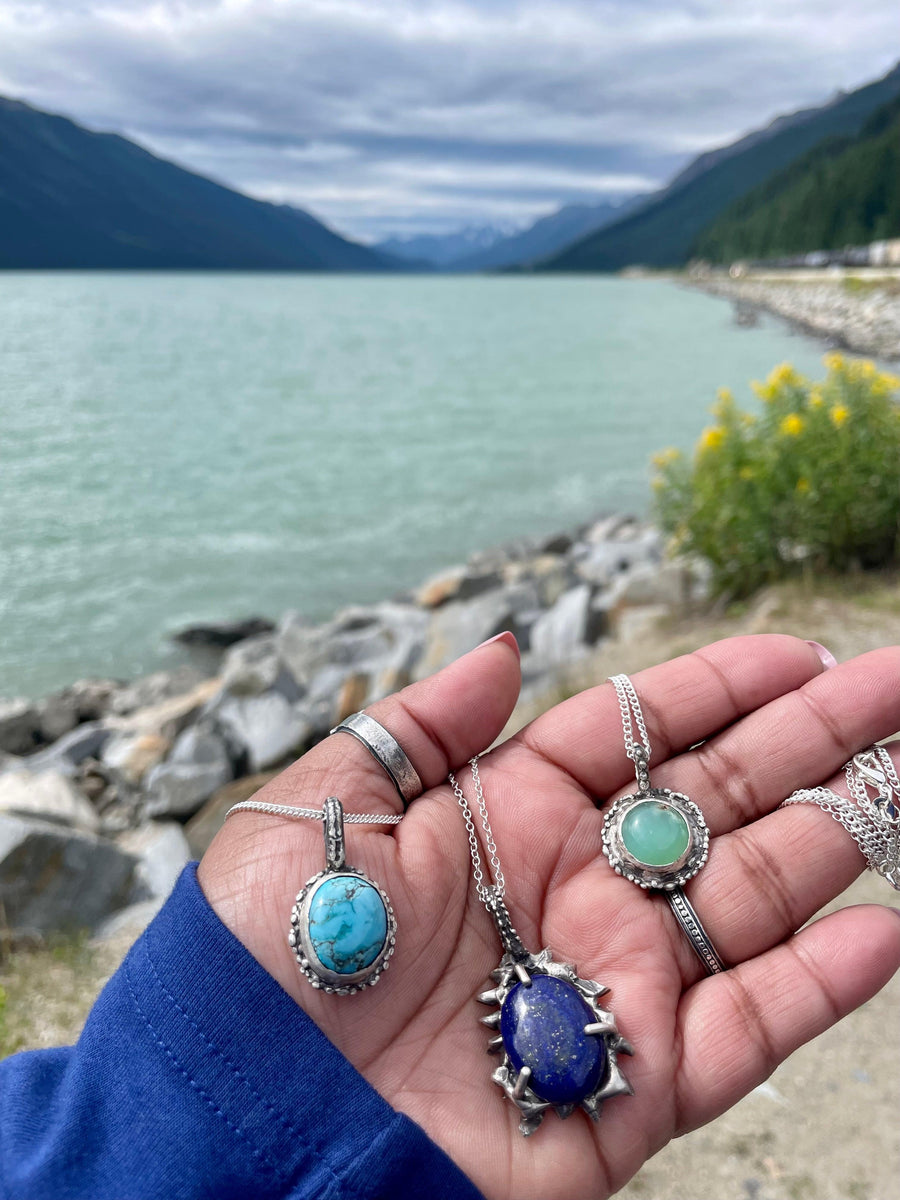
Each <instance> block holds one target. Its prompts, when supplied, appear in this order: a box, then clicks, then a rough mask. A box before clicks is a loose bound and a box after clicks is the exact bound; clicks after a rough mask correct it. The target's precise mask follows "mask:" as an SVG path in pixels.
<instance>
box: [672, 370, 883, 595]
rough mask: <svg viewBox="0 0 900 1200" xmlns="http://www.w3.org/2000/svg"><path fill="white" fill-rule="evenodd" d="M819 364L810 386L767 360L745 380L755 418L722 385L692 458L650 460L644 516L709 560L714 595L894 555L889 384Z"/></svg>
mask: <svg viewBox="0 0 900 1200" xmlns="http://www.w3.org/2000/svg"><path fill="white" fill-rule="evenodd" d="M825 366H826V368H827V375H826V377H825V379H824V381H822V382H820V383H813V382H811V381H810V380H807V379H804V378H803V377H802V376H801V375H799V374H798V373H797V372H796V371H795V370H794V368H793V367H792V366H790V364H789V363H783V364H782V365H781V366H779V367H776V368H775V370H774V371H773V372H772V373H771V375H770V376H769V378H768V379H767V380H766V382H765V383H762V384H761V383H755V384H754V385H753V388H754V391H755V392H756V394H757V395H758V396H759V398H760V400H761V401H762V404H761V406H760V411H759V412H757V413H750V412H744V411H742V410H741V409H740V408H738V406H737V404H736V403H735V399H734V397H733V395H732V394H731V392H729V391H728V390H726V389H722V390H721V391H720V392H719V398H718V402H717V403H716V405H715V406H714V408H713V410H712V411H713V415H714V416H715V418H716V423H715V424H714V425H711V426H709V427H708V428H707V429H705V430H704V431H703V434H702V436H701V438H700V440H699V442H698V443H697V447H696V449H695V451H694V454H693V456H692V457H686V456H685V455H682V454H681V453H680V452H679V451H676V450H664V451H663V452H662V453H661V454H658V455H656V456H655V457H654V460H653V461H654V465H655V467H656V476H655V478H654V480H653V486H654V489H655V510H656V518H657V520H658V522H659V523H660V525H661V526H662V528H663V529H664V530H665V531H666V532H667V533H669V534H670V535H671V536H672V543H673V547H674V548H675V549H676V550H677V551H678V552H681V553H686V554H696V555H700V556H701V557H702V558H705V559H706V560H707V561H708V562H709V563H710V565H711V567H712V571H713V586H714V589H715V591H716V592H717V593H718V594H719V595H725V596H727V597H729V598H735V599H736V598H739V597H742V596H747V595H749V594H750V593H751V592H753V591H754V590H756V589H757V588H758V587H760V586H762V585H763V584H766V583H770V582H773V581H774V580H776V579H782V578H785V577H786V576H788V575H791V574H795V573H796V572H798V571H799V570H804V569H805V570H810V569H812V570H815V571H824V570H835V571H845V570H847V569H848V568H852V567H864V568H867V567H878V566H887V565H889V564H892V563H896V562H897V561H898V550H900V405H898V403H897V400H898V392H900V379H898V378H896V377H895V376H893V375H887V374H884V373H883V372H880V371H879V370H878V369H877V367H876V366H875V365H874V363H871V362H868V361H863V360H860V359H845V358H844V357H843V355H840V354H828V355H826V356H825Z"/></svg>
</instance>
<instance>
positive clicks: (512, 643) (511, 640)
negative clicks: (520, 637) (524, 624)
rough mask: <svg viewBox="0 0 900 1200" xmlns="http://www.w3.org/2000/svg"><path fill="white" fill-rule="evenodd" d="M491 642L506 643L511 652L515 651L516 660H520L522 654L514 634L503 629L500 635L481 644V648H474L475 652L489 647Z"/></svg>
mask: <svg viewBox="0 0 900 1200" xmlns="http://www.w3.org/2000/svg"><path fill="white" fill-rule="evenodd" d="M492 642H506V644H507V646H509V648H510V649H511V650H515V652H516V658H519V659H521V657H522V654H521V652H520V650H519V643H518V642H517V641H516V637H515V634H514V633H510V631H509V630H508V629H504V630H503V632H502V633H497V634H495V635H494V636H493V637H492V638H488V640H487V641H486V642H482V643H481V646H476V647H475V649H476V650H480V649H481V647H482V646H490V645H491V643H492Z"/></svg>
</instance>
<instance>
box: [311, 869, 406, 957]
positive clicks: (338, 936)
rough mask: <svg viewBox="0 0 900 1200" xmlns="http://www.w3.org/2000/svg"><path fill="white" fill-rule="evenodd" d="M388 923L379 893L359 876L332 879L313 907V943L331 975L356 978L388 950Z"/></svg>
mask: <svg viewBox="0 0 900 1200" xmlns="http://www.w3.org/2000/svg"><path fill="white" fill-rule="evenodd" d="M387 931H388V919H387V912H386V910H385V907H384V901H383V900H382V899H381V896H380V895H379V894H378V889H377V888H376V887H374V886H373V885H372V884H371V883H369V882H368V881H367V880H365V879H360V878H358V876H356V875H340V874H337V875H329V876H327V877H326V879H325V880H324V881H323V882H322V883H321V884H320V885H319V887H318V888H317V889H316V892H315V895H314V896H313V898H312V903H311V904H310V906H309V940H310V942H311V943H312V947H313V949H314V950H315V952H316V955H317V956H318V959H319V961H320V962H321V963H322V965H323V966H324V967H327V968H328V969H329V971H335V972H336V973H337V974H339V975H352V974H354V973H355V972H356V971H362V970H364V969H365V968H366V967H368V966H371V964H372V963H373V962H374V961H375V959H376V958H377V957H378V955H379V954H380V953H381V951H382V949H383V948H384V943H385V941H386V939H387Z"/></svg>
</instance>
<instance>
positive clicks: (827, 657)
mask: <svg viewBox="0 0 900 1200" xmlns="http://www.w3.org/2000/svg"><path fill="white" fill-rule="evenodd" d="M806 644H807V646H812V648H813V650H815V652H816V654H818V656H819V658H820V659H821V660H822V666H823V667H824V668H825V670H826V671H827V670H829V669H830V668H831V667H836V666H837V665H838V664H837V659H836V658H835V657H834V655H833V654H832V653H831V651H830V650H826V648H825V647H824V646H823V645H822V644H821V642H811V641H810V640H809V639H808V638H807V639H806Z"/></svg>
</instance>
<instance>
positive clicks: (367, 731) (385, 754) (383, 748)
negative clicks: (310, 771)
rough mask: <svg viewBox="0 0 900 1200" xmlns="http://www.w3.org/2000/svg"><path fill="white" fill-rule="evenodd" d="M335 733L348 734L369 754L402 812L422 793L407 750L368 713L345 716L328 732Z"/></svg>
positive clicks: (420, 784) (420, 782)
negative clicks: (383, 773)
mask: <svg viewBox="0 0 900 1200" xmlns="http://www.w3.org/2000/svg"><path fill="white" fill-rule="evenodd" d="M330 733H331V734H334V733H349V734H350V735H351V737H355V738H356V740H357V741H358V742H361V743H362V744H363V745H364V746H365V748H366V749H367V750H368V751H369V753H370V754H371V755H372V757H373V758H374V759H375V760H376V761H377V762H378V763H379V764H380V765H381V767H382V768H383V769H384V770H385V771H386V773H387V775H388V777H389V778H390V780H391V782H392V783H393V785H394V787H395V788H396V789H397V792H398V794H399V796H400V799H401V800H402V801H403V808H404V811H405V810H406V809H407V808H408V807H409V805H410V804H411V803H412V801H413V800H415V799H417V797H419V796H421V795H422V792H423V791H424V790H425V789H424V787H423V786H422V780H421V779H420V778H419V773H418V771H417V770H416V768H415V767H414V766H413V765H412V763H411V762H410V761H409V757H408V756H407V754H406V751H405V750H404V749H403V747H402V746H401V745H400V743H399V742H398V741H397V739H396V738H395V737H394V735H393V734H392V733H389V732H388V731H387V730H386V729H385V727H384V726H383V725H381V724H379V722H378V721H376V720H375V718H374V717H370V716H369V715H368V714H367V713H364V712H357V713H353V715H352V716H349V717H346V718H345V719H344V720H343V721H341V723H340V724H339V725H335V727H334V729H332V730H330Z"/></svg>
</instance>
